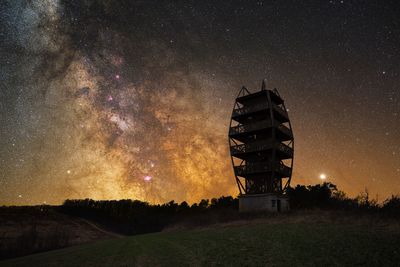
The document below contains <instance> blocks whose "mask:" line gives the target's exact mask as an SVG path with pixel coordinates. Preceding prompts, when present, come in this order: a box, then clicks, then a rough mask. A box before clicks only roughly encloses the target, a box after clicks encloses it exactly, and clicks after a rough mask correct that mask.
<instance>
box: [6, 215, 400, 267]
mask: <svg viewBox="0 0 400 267" xmlns="http://www.w3.org/2000/svg"><path fill="white" fill-rule="evenodd" d="M399 264H400V232H399V230H398V228H397V227H394V228H393V227H392V226H390V225H389V226H388V225H387V224H386V225H385V224H371V223H362V224H360V223H344V222H331V223H327V222H324V221H322V222H321V221H320V222H304V221H300V222H296V221H288V222H286V223H282V221H281V222H279V223H277V222H272V223H271V222H263V221H261V222H252V223H251V224H249V223H242V224H236V225H235V224H234V225H219V226H214V227H210V228H204V229H194V230H179V229H176V230H172V231H170V232H161V233H154V234H146V235H138V236H132V237H124V238H116V239H109V240H105V241H98V242H95V243H92V244H86V245H79V246H75V247H70V248H66V249H61V250H55V251H50V252H46V253H40V254H35V255H31V256H26V257H22V258H17V259H13V260H8V261H2V262H0V266H57V267H61V266H399Z"/></svg>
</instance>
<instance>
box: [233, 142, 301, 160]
mask: <svg viewBox="0 0 400 267" xmlns="http://www.w3.org/2000/svg"><path fill="white" fill-rule="evenodd" d="M271 148H276V149H277V150H279V151H281V152H283V153H285V154H287V155H289V156H291V155H292V154H293V149H292V148H291V147H289V146H288V145H286V144H283V143H279V142H273V141H271V140H264V141H259V142H252V143H248V144H240V145H236V146H232V147H231V153H232V155H237V154H241V153H249V152H257V151H263V150H267V149H271Z"/></svg>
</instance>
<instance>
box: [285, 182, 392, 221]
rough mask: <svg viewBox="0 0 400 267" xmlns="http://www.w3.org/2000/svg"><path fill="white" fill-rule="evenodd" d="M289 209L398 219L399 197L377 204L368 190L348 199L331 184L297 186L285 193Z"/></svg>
mask: <svg viewBox="0 0 400 267" xmlns="http://www.w3.org/2000/svg"><path fill="white" fill-rule="evenodd" d="M287 195H288V197H289V202H290V207H291V209H294V210H296V209H310V208H320V209H341V210H353V211H355V210H357V211H371V212H379V213H381V214H383V215H388V216H391V217H400V197H399V196H391V197H390V198H389V199H386V200H385V201H384V202H383V203H381V204H379V203H378V200H377V199H371V197H370V196H369V193H368V190H367V189H366V190H365V192H362V193H361V194H359V195H358V196H357V197H355V198H349V197H347V196H346V194H345V193H344V192H343V191H340V190H338V188H337V186H336V185H334V184H332V183H323V184H316V185H308V186H305V185H297V186H296V187H294V188H292V187H291V188H289V189H288V191H287Z"/></svg>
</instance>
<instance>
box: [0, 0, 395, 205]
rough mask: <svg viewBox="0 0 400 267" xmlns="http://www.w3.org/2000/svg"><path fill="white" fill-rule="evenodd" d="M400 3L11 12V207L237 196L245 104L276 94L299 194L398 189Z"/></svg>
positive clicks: (6, 155) (3, 100)
mask: <svg viewBox="0 0 400 267" xmlns="http://www.w3.org/2000/svg"><path fill="white" fill-rule="evenodd" d="M399 14H400V8H399V6H398V4H397V5H396V1H346V0H343V1H333V0H332V1H314V4H312V1H304V3H303V1H247V0H246V1H161V0H160V1H148V0H146V1H128V0H126V1H111V0H109V1H89V0H87V1H78V0H76V1H71V0H65V1H61V0H60V1H57V0H54V1H52V0H43V1H18V0H9V1H6V0H4V1H1V2H0V46H1V48H0V49H1V50H0V77H1V83H0V90H1V91H0V171H1V172H0V205H1V204H6V205H9V204H17V205H22V204H40V203H49V204H58V203H61V202H62V201H63V200H65V199H67V198H94V199H122V198H132V199H141V200H146V201H149V202H151V203H158V202H165V201H169V200H172V199H174V200H175V201H182V200H188V201H189V202H193V201H198V200H200V199H201V198H212V197H218V196H221V195H237V194H238V190H237V188H236V183H235V179H234V175H233V170H232V166H231V162H230V157H229V152H228V137H227V134H228V125H229V121H230V115H231V112H232V107H233V103H234V99H235V97H236V95H237V93H238V91H239V89H240V88H241V86H242V85H245V86H246V87H247V88H248V89H249V90H250V91H252V92H255V91H258V90H260V87H261V81H262V79H264V78H266V79H267V88H269V89H272V88H275V87H276V88H277V89H278V90H279V92H280V94H281V96H282V97H283V98H284V99H285V104H286V107H287V108H288V109H289V116H290V118H291V121H292V126H293V131H294V136H295V162H294V174H293V178H292V185H295V184H298V183H300V184H315V183H320V182H321V180H320V177H319V176H320V174H322V173H324V174H326V176H327V179H326V181H330V182H333V183H334V184H337V185H338V186H339V189H341V190H343V191H345V192H346V193H348V195H350V196H355V195H357V194H359V193H360V192H362V191H364V190H365V188H367V189H368V191H369V193H370V195H371V196H373V197H375V196H376V195H378V199H379V200H380V201H382V200H384V199H385V198H387V197H389V196H390V195H391V194H398V193H400V123H399V120H400V88H399V84H400V18H399V17H400V16H399Z"/></svg>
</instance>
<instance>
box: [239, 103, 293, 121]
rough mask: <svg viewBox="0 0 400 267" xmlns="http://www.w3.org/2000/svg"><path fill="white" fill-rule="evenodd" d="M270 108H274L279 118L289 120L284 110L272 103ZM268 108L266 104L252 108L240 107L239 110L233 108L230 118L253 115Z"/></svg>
mask: <svg viewBox="0 0 400 267" xmlns="http://www.w3.org/2000/svg"><path fill="white" fill-rule="evenodd" d="M272 107H273V108H274V110H276V111H277V112H278V113H279V114H280V115H281V116H283V117H285V118H287V119H289V116H288V114H287V111H286V110H285V108H283V107H281V106H279V105H277V104H274V103H272ZM268 108H269V105H268V104H266V103H262V104H257V105H253V106H244V107H240V108H235V109H234V110H233V113H232V118H235V117H238V116H242V115H246V114H249V113H253V112H257V111H261V110H266V109H268Z"/></svg>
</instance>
